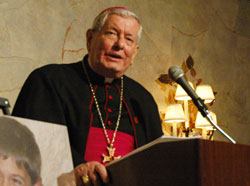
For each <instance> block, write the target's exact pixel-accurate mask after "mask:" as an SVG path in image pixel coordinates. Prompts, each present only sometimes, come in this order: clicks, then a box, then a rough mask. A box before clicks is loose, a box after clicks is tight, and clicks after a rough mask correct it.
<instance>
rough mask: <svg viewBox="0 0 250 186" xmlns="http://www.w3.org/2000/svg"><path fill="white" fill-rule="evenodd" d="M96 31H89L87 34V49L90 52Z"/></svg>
mask: <svg viewBox="0 0 250 186" xmlns="http://www.w3.org/2000/svg"><path fill="white" fill-rule="evenodd" d="M93 35H94V31H93V30H92V29H88V30H87V33H86V41H87V49H88V52H90V49H91V42H92V39H93Z"/></svg>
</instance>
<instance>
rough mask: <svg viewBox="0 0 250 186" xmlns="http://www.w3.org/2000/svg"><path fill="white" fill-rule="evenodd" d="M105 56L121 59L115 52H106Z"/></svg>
mask: <svg viewBox="0 0 250 186" xmlns="http://www.w3.org/2000/svg"><path fill="white" fill-rule="evenodd" d="M106 56H109V57H112V58H116V59H122V56H120V55H117V54H106Z"/></svg>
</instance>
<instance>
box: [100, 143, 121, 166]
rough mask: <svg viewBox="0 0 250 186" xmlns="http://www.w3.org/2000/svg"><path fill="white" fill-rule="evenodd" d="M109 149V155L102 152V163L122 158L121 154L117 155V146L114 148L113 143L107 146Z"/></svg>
mask: <svg viewBox="0 0 250 186" xmlns="http://www.w3.org/2000/svg"><path fill="white" fill-rule="evenodd" d="M107 151H108V155H107V156H106V155H105V154H102V156H103V160H102V163H105V162H111V161H114V160H116V159H119V158H121V156H117V157H115V148H113V145H112V144H111V145H110V146H108V147H107Z"/></svg>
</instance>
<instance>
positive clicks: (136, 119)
mask: <svg viewBox="0 0 250 186" xmlns="http://www.w3.org/2000/svg"><path fill="white" fill-rule="evenodd" d="M134 121H135V123H136V124H138V123H139V120H138V118H137V117H136V116H135V117H134Z"/></svg>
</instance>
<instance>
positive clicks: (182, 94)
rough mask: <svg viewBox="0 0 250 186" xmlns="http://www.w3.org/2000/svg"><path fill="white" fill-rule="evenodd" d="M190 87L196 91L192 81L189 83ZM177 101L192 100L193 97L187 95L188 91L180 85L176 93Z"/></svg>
mask: <svg viewBox="0 0 250 186" xmlns="http://www.w3.org/2000/svg"><path fill="white" fill-rule="evenodd" d="M188 83H189V85H190V86H191V87H192V88H193V89H194V86H193V83H191V82H190V81H189V82H188ZM175 99H176V100H191V97H189V95H188V94H187V93H186V91H185V90H184V89H183V88H182V87H181V86H180V85H179V84H178V85H177V89H176V93H175Z"/></svg>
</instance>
